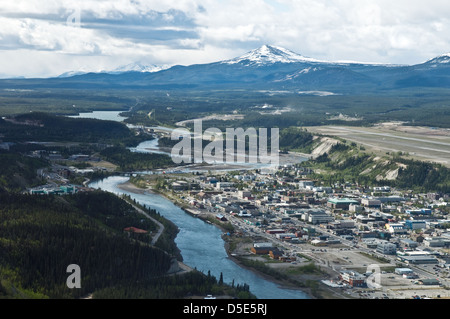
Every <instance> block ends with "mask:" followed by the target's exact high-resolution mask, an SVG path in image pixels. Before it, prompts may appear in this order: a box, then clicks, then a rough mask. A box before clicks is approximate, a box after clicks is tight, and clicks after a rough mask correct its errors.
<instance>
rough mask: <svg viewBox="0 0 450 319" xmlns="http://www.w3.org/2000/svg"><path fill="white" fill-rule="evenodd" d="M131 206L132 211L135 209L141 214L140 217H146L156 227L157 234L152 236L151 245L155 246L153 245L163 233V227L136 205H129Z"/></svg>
mask: <svg viewBox="0 0 450 319" xmlns="http://www.w3.org/2000/svg"><path fill="white" fill-rule="evenodd" d="M131 206H133V207H134V209H136V210H137V211H138V212H139V213H141V214H142V215H144V216H145V217H147V218H148V219H151V220H152V221H153V222H154V223H155V224H157V225H158V228H159V229H158V232H157V233H156V235H154V236H153V239H152V242H151V244H152V245H155V243H156V242H157V241H158V239H159V236H161V234H162V232H163V231H164V225H163V224H161V223H160V222H159V221H157V220H156V219H154V218H153V217H151V216H150V215H149V214H147V213H146V212H145V211H144V210H143V209H141V208H139V207H138V206H136V205H133V204H131Z"/></svg>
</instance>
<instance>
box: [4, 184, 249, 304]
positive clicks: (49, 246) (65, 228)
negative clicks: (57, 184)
mask: <svg viewBox="0 0 450 319" xmlns="http://www.w3.org/2000/svg"><path fill="white" fill-rule="evenodd" d="M148 213H150V214H152V215H153V216H155V218H157V219H159V220H163V219H162V218H161V217H160V216H159V215H158V214H157V212H155V211H154V210H149V209H148ZM165 226H166V227H165V234H164V236H162V237H161V238H160V239H159V240H158V242H157V245H156V246H151V245H150V244H149V243H150V240H151V237H150V236H151V232H152V231H154V230H155V229H156V227H157V226H156V225H155V224H154V223H153V222H152V221H151V220H149V219H147V218H145V217H144V216H143V215H140V214H139V213H137V211H136V210H135V209H134V208H133V207H132V205H131V204H130V203H128V202H127V201H126V200H124V199H122V198H119V197H117V196H115V195H113V194H110V193H106V192H102V191H93V192H86V193H78V194H74V195H67V196H56V195H55V196H52V195H48V196H47V195H46V196H36V195H28V194H19V193H10V192H2V193H0V252H1V253H0V298H52V299H55V298H56V299H66V298H82V297H83V296H86V295H92V296H93V297H94V298H108V299H109V298H121V299H122V298H152V299H153V298H183V297H186V296H189V295H195V294H201V295H205V294H208V293H217V294H229V295H230V296H235V297H236V296H240V297H245V298H249V297H252V295H251V294H250V293H249V291H248V287H247V286H245V285H244V286H236V287H231V286H229V285H226V284H224V283H223V281H221V280H217V279H216V278H214V277H212V276H210V275H206V274H202V273H200V272H198V271H195V270H194V271H192V272H190V273H187V274H183V275H168V274H167V271H168V270H169V268H170V266H171V264H172V262H173V261H174V260H175V258H176V256H175V255H176V254H169V253H167V251H166V250H163V249H161V248H160V247H163V248H168V250H175V249H174V248H173V243H172V244H171V243H170V242H171V241H172V240H173V238H174V237H175V235H176V232H177V229H176V227H175V226H174V225H171V223H170V222H168V221H166V222H165ZM167 226H168V227H167ZM128 227H136V228H139V229H142V230H146V231H147V232H148V233H145V234H136V233H130V232H126V231H124V229H125V228H128ZM71 264H76V265H78V266H79V267H80V269H81V288H80V289H69V288H68V287H67V285H66V280H67V278H68V277H69V275H70V273H67V266H69V265H71Z"/></svg>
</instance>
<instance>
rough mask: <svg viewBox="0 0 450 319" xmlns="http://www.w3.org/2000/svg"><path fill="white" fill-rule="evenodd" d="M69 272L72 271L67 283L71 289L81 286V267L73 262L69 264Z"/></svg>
mask: <svg viewBox="0 0 450 319" xmlns="http://www.w3.org/2000/svg"><path fill="white" fill-rule="evenodd" d="M66 272H67V273H71V275H70V276H69V277H67V281H66V285H67V287H68V288H69V289H73V288H81V268H80V266H78V265H76V264H71V265H69V266H67V270H66Z"/></svg>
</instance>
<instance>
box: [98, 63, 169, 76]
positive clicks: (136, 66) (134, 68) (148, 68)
mask: <svg viewBox="0 0 450 319" xmlns="http://www.w3.org/2000/svg"><path fill="white" fill-rule="evenodd" d="M169 67H170V66H169V65H155V64H145V63H139V62H136V63H130V64H126V65H122V66H119V67H117V68H116V69H114V70H111V71H103V72H105V73H113V74H114V73H124V72H149V73H153V72H159V71H162V70H165V69H168V68H169Z"/></svg>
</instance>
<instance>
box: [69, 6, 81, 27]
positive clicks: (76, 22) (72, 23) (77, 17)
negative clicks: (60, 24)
mask: <svg viewBox="0 0 450 319" xmlns="http://www.w3.org/2000/svg"><path fill="white" fill-rule="evenodd" d="M66 25H67V26H69V27H74V28H80V27H81V9H80V7H75V8H74V9H73V12H72V13H71V14H70V15H69V16H68V17H67V19H66Z"/></svg>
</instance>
